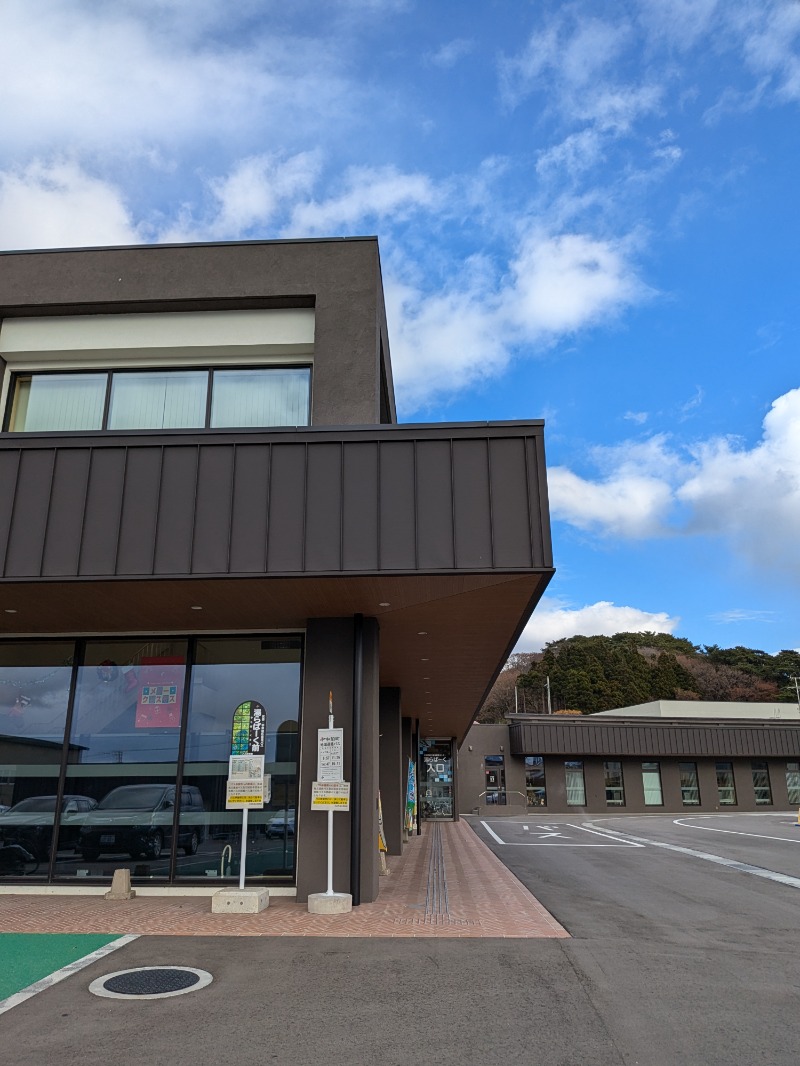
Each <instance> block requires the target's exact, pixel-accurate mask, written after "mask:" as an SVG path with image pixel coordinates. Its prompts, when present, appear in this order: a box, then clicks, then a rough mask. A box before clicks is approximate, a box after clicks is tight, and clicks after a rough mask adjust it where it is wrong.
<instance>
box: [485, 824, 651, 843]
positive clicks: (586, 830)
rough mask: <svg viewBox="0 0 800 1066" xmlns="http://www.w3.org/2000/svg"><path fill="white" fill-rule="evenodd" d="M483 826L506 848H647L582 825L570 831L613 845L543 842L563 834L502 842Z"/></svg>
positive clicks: (539, 835)
mask: <svg viewBox="0 0 800 1066" xmlns="http://www.w3.org/2000/svg"><path fill="white" fill-rule="evenodd" d="M481 825H482V826H483V828H484V829H485V830H486V832H487V833H488V834H489V836H490V837H492V838H493V839H494V840H496V841H497V843H498V844H502V845H503V847H504V848H643V847H644V846H645V845H644V844H634V843H632V842H630V841H627V840H625V841H621V840H618V839H616V837H614V836H612V835H611V834H609V833H601V832H599V831H598V830H594V829H586V828H585V827H584V826H582V825H571V826H570V829H578V830H580V831H581V832H584V833H594V835H595V836H599V837H608V839H609V840H610V841H612V843H610V844H577V843H575V842H574V841H571V840H567V841H566V842H565V843H564V844H551V843H550V840H549V839H548V841H547V843H544V841H543V840H541V838H542V837H547V838H551V837H562V836H564V834H563V833H537V834H534V835H535V836H538V837H539V838H540V840H538V841H536V842H531V843H529V842H528V841H527V840H525V841H523V840H502V839H501V838H500V837H499V836H498V835H497V833H495V831H494V829H492V827H491V826H490V825H488V824H487V823H486V822H481ZM540 828H544V827H543V826H541V827H540Z"/></svg>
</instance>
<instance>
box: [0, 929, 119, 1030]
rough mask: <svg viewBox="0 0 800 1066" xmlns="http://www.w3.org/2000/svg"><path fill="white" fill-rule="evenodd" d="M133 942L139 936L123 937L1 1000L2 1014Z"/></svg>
mask: <svg viewBox="0 0 800 1066" xmlns="http://www.w3.org/2000/svg"><path fill="white" fill-rule="evenodd" d="M133 940H138V936H121V937H119V938H118V939H117V940H112V941H111V943H110V944H105V945H104V946H103V947H102V948H98V949H97V951H93V952H91V953H90V954H89V955H84V956H83V958H82V959H77V960H76V961H75V962H70V963H69V964H68V965H67V966H62V967H61V969H60V970H56V971H55V972H54V973H51V974H48V975H47V977H43V978H42V979H41V981H36V982H34V984H32V985H28V987H27V988H23V989H22V991H21V992H15V993H14V994H13V995H11V996H9V997H8V998H7V999H1V1000H0V1014H5V1012H6V1011H7V1010H11V1008H12V1007H18V1006H19V1005H20V1004H21V1003H25V1001H26V1000H29V999H30V998H31V997H32V996H35V995H38V993H39V992H44V991H45V990H46V989H48V988H51V987H52V986H53V985H55V984H58V982H59V981H63V980H64V979H65V978H67V977H72V975H73V974H74V973H77V972H78V971H79V970H82V969H84V967H86V966H91V964H92V963H93V962H98V961H99V960H100V959H102V958H105V956H106V955H110V954H111V952H112V951H117V950H118V949H119V948H124V947H125V945H126V944H130V943H131V942H132V941H133Z"/></svg>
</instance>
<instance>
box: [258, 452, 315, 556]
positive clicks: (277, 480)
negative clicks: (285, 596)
mask: <svg viewBox="0 0 800 1066" xmlns="http://www.w3.org/2000/svg"><path fill="white" fill-rule="evenodd" d="M305 499H306V446H305V445H304V444H289V445H285V446H280V447H275V448H273V451H272V476H271V490H270V508H269V528H268V530H267V540H268V548H267V570H268V571H279V572H280V571H284V572H286V571H294V572H296V573H300V572H301V571H302V569H303V539H304V535H305V528H304V526H305Z"/></svg>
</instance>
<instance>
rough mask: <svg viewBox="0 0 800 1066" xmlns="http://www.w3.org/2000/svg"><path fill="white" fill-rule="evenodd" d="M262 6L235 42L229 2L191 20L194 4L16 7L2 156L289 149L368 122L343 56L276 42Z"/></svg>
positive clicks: (282, 39) (37, 3)
mask: <svg viewBox="0 0 800 1066" xmlns="http://www.w3.org/2000/svg"><path fill="white" fill-rule="evenodd" d="M248 8H249V9H250V10H249V11H248ZM252 8H253V5H252V4H245V5H237V13H236V18H237V22H239V21H241V23H242V25H241V27H240V28H241V29H242V32H240V33H238V34H234V33H232V32H231V29H232V25H231V22H230V7H229V5H224V4H220V3H210V2H204V3H200V4H195V3H193V4H192V10H191V16H190V17H187V11H186V5H185V4H184V5H175V4H174V3H170V4H162V3H148V4H147V5H137V4H95V3H81V2H78V0H75V2H64V0H53V2H49V0H48V2H43V0H4V2H3V4H2V7H1V10H0V36H2V40H3V77H2V83H1V85H0V110H2V114H3V143H2V145H0V152H3V153H6V152H10V151H17V152H19V151H23V150H25V149H31V148H32V149H33V150H36V151H51V150H61V149H62V148H63V146H64V145H65V143H67V142H68V143H69V144H71V145H76V144H80V145H81V146H82V148H83V149H84V150H92V149H99V148H102V149H104V150H108V149H110V148H112V147H113V148H114V149H115V150H117V151H119V152H122V153H125V154H127V153H129V152H131V151H132V150H135V149H136V147H137V146H142V145H152V144H162V145H165V146H167V147H169V148H170V149H172V150H177V149H178V147H179V146H182V147H183V149H184V150H188V149H193V148H195V149H196V147H197V146H198V145H200V144H202V145H208V144H209V143H210V142H212V143H214V144H215V147H218V145H219V142H220V141H224V142H228V143H231V142H232V141H236V140H237V139H238V140H241V139H243V138H245V137H246V138H247V139H248V142H249V143H252V136H253V134H254V133H256V132H258V133H260V134H262V135H264V133H265V132H266V131H273V132H274V133H275V134H276V135H278V134H279V135H280V137H281V142H282V143H284V144H286V143H287V142H289V141H291V140H292V139H293V135H294V134H295V133H296V132H297V131H298V130H299V129H302V130H305V131H312V130H313V131H317V133H318V135H320V136H321V135H322V133H323V132H324V131H325V130H326V128H327V127H328V126H329V124H330V121H331V118H332V116H335V117H336V119H337V121H338V123H339V126H341V123H342V121H343V118H344V116H345V115H348V114H356V113H357V109H358V106H359V102H360V94H359V93H358V91H357V90H356V87H355V86H352V85H348V86H346V84H345V79H344V78H343V77H342V76H341V75H340V73H339V66H340V63H341V59H340V58H337V56H338V50H337V49H331V48H330V47H326V44H325V42H324V41H323V40H321V39H320V40H317V41H314V40H313V39H312V38H310V37H302V38H301V37H297V38H294V39H292V38H290V37H287V36H286V35H277V34H270V32H269V27H270V20H269V19H264V18H263V12H262V17H261V18H258V17H254V16H255V15H257V12H254V10H253V9H252ZM226 13H227V18H228V22H227V24H226V23H225V22H224V21H223V20H224V19H225V17H226ZM248 16H249V17H248ZM223 31H224V32H223Z"/></svg>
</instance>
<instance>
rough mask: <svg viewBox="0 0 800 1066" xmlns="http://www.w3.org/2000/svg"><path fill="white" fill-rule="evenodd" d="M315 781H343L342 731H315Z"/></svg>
mask: <svg viewBox="0 0 800 1066" xmlns="http://www.w3.org/2000/svg"><path fill="white" fill-rule="evenodd" d="M317 738H318V739H317V781H344V730H343V729H318V730H317Z"/></svg>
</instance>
